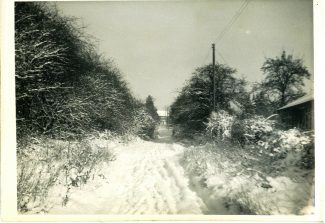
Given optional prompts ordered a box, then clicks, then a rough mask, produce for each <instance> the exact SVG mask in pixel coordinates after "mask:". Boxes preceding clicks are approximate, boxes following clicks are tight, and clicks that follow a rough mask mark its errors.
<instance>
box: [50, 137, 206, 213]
mask: <svg viewBox="0 0 325 223" xmlns="http://www.w3.org/2000/svg"><path fill="white" fill-rule="evenodd" d="M183 149H184V148H183V147H182V146H180V145H177V144H167V143H156V142H146V141H138V142H132V143H129V144H128V145H123V146H121V147H119V148H116V150H115V152H116V156H117V159H116V160H115V161H113V162H112V163H110V165H109V166H108V167H107V169H105V170H104V171H103V174H104V175H105V177H106V178H107V179H108V181H109V182H108V183H107V182H106V181H105V182H104V181H100V180H98V179H97V180H94V181H90V182H89V183H87V184H86V185H84V186H83V187H82V188H80V189H76V190H74V191H73V193H72V194H71V196H70V200H69V202H68V204H67V206H65V207H62V206H59V205H57V206H56V207H55V208H53V209H52V210H51V211H50V213H52V214H55V213H57V214H202V212H203V211H204V210H205V209H206V207H205V205H204V203H203V202H202V200H201V199H200V198H199V197H198V196H197V195H196V193H195V192H193V191H191V189H190V188H189V181H188V179H187V178H186V176H185V175H184V170H183V168H182V167H181V166H180V164H179V156H180V155H181V154H182V153H183ZM94 188H97V189H94Z"/></svg>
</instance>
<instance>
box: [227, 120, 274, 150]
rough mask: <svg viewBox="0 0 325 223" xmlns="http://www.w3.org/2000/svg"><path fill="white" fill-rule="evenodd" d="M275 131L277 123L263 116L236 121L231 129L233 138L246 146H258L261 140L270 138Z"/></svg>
mask: <svg viewBox="0 0 325 223" xmlns="http://www.w3.org/2000/svg"><path fill="white" fill-rule="evenodd" d="M274 129H275V122H274V121H273V120H270V119H266V118H264V117H263V116H257V115H255V116H253V117H251V118H247V119H242V120H240V119H236V121H235V122H234V124H233V125H232V128H231V138H232V140H233V141H236V142H239V143H240V144H241V145H242V146H243V145H245V144H249V145H250V144H256V143H257V142H258V141H259V140H261V139H263V138H265V137H269V136H270V134H271V133H272V131H274Z"/></svg>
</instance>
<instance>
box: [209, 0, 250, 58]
mask: <svg viewBox="0 0 325 223" xmlns="http://www.w3.org/2000/svg"><path fill="white" fill-rule="evenodd" d="M249 2H250V0H244V1H243V2H242V4H241V5H240V7H239V8H238V9H237V11H236V13H235V14H234V15H233V16H232V18H231V19H230V20H229V22H228V23H227V25H226V26H225V27H224V28H223V30H222V31H221V32H220V33H219V35H218V36H217V38H216V39H215V44H216V45H217V44H219V43H220V41H221V40H222V38H223V37H224V36H225V35H226V34H227V32H228V31H229V30H230V29H231V28H232V26H233V25H234V24H235V22H236V21H237V20H238V18H239V17H240V16H241V15H242V14H243V12H244V11H245V10H246V8H247V6H248V4H249ZM210 52H211V51H210V50H209V51H208V53H207V54H206V56H205V58H204V62H205V61H206V60H207V59H208V57H209V55H210ZM216 52H217V54H218V55H219V56H220V58H221V59H222V60H223V61H224V62H225V63H228V62H227V60H226V59H225V58H224V56H223V55H222V54H221V52H219V51H217V50H216Z"/></svg>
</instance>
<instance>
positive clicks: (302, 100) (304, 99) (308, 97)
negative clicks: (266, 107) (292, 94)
mask: <svg viewBox="0 0 325 223" xmlns="http://www.w3.org/2000/svg"><path fill="white" fill-rule="evenodd" d="M312 100H314V95H313V94H307V95H305V96H303V97H301V98H298V99H297V100H294V101H292V102H290V103H289V104H287V105H285V106H283V107H281V108H279V109H278V110H283V109H286V108H290V107H293V106H296V105H300V104H303V103H305V102H308V101H312Z"/></svg>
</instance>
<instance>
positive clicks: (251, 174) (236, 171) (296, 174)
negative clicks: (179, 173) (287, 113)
mask: <svg viewBox="0 0 325 223" xmlns="http://www.w3.org/2000/svg"><path fill="white" fill-rule="evenodd" d="M253 159H254V157H250V156H249V155H248V154H246V153H244V152H243V151H235V150H231V151H229V148H218V147H216V146H214V145H211V144H206V145H203V146H195V147H194V146H192V147H189V148H188V149H187V150H186V151H185V153H184V158H183V160H182V164H183V166H184V168H185V170H186V173H187V174H188V176H189V178H190V181H191V187H192V189H193V190H195V191H196V192H197V194H198V195H199V196H200V197H201V198H202V200H203V201H204V202H205V204H206V206H207V208H208V212H206V213H207V214H260V215H264V214H312V212H313V197H314V195H313V190H314V189H313V172H312V171H310V170H309V171H307V170H300V169H288V170H287V171H286V172H283V173H279V174H277V175H272V174H269V175H268V174H266V173H263V172H262V171H261V170H260V169H259V167H258V166H254V165H251V166H249V164H253V163H254V162H253Z"/></svg>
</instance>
